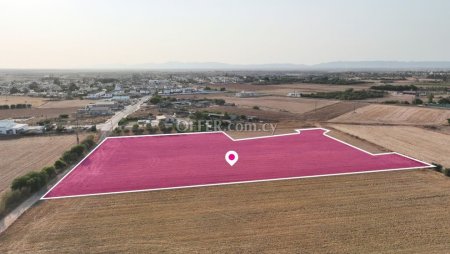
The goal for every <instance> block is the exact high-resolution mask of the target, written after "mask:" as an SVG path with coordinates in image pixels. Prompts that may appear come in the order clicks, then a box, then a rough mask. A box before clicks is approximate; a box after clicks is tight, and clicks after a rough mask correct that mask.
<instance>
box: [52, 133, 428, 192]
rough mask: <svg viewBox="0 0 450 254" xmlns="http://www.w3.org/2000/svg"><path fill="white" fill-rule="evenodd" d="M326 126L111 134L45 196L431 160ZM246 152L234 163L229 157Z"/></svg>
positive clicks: (297, 175) (399, 167)
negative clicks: (363, 144)
mask: <svg viewBox="0 0 450 254" xmlns="http://www.w3.org/2000/svg"><path fill="white" fill-rule="evenodd" d="M326 132H328V131H327V130H325V129H304V130H299V133H295V134H287V135H278V136H269V137H262V138H251V139H241V140H233V139H232V138H230V137H229V136H227V135H226V134H225V133H222V132H216V133H193V134H174V135H156V136H134V137H116V138H107V139H106V140H105V141H104V142H103V143H102V144H101V145H99V146H98V147H97V149H95V150H94V151H93V152H92V153H91V154H90V155H88V156H87V157H86V158H85V159H84V160H83V161H82V162H81V163H80V164H78V165H77V166H76V167H75V168H74V169H73V170H72V171H71V172H70V173H69V174H67V175H66V176H65V177H64V178H63V179H62V180H61V181H60V182H59V183H58V184H56V185H55V186H54V187H53V188H52V189H51V190H50V191H49V192H48V193H46V194H45V195H44V197H43V199H50V198H62V197H72V196H87V195H100V194H112V193H124V192H136V191H150V190H161V189H174V188H187V187H199V186H210V185H221V184H233V183H245V182H258V181H270V180H282V179H294V178H304V177H316V176H325V175H340V174H354V173H364V172H374V171H388V170H403V169H414V168H427V167H431V165H430V164H428V163H426V162H422V161H419V160H416V159H413V158H410V157H406V156H403V155H401V154H398V153H384V154H371V153H368V152H366V151H364V150H361V149H359V148H356V147H353V146H351V145H349V144H346V143H344V142H342V141H339V140H337V139H335V138H332V137H329V136H328V135H327V134H326ZM230 150H233V151H236V152H237V153H238V154H239V160H238V162H237V163H236V164H235V165H234V166H232V167H231V166H230V165H229V164H228V163H227V162H226V161H225V154H226V153H227V152H228V151H230Z"/></svg>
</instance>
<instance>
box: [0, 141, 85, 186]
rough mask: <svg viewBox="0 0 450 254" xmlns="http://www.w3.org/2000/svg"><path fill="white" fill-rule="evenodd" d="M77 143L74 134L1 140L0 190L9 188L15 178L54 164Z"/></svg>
mask: <svg viewBox="0 0 450 254" xmlns="http://www.w3.org/2000/svg"><path fill="white" fill-rule="evenodd" d="M81 138H83V136H82V137H81ZM75 144H76V139H75V136H74V135H64V136H42V137H27V138H20V139H8V140H0V147H1V149H0V158H1V159H0V192H1V191H3V190H5V189H6V188H8V187H9V185H10V184H11V182H12V180H13V179H14V178H16V177H18V176H20V175H23V174H25V173H27V172H29V171H33V170H40V169H41V168H42V167H44V166H49V165H53V163H54V162H55V161H56V160H57V159H58V158H59V157H60V156H61V155H62V153H63V152H64V151H65V150H67V149H69V148H70V147H71V146H73V145H75Z"/></svg>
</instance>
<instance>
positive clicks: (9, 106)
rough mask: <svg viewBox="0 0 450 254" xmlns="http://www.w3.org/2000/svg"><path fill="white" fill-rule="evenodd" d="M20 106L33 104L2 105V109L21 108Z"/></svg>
mask: <svg viewBox="0 0 450 254" xmlns="http://www.w3.org/2000/svg"><path fill="white" fill-rule="evenodd" d="M19 108H31V104H11V105H7V104H5V105H0V109H19Z"/></svg>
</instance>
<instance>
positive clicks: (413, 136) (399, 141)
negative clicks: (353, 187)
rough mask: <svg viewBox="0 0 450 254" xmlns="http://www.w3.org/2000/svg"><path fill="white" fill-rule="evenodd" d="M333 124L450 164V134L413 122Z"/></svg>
mask: <svg viewBox="0 0 450 254" xmlns="http://www.w3.org/2000/svg"><path fill="white" fill-rule="evenodd" d="M331 127H333V128H335V129H337V130H340V131H343V132H346V133H349V134H351V135H354V136H356V137H359V138H361V139H364V140H367V141H369V142H372V143H374V144H377V145H380V146H382V147H385V148H387V149H390V150H392V151H397V152H399V153H403V154H405V155H408V156H412V157H414V158H417V159H420V160H425V161H428V162H436V163H440V164H443V165H445V166H447V167H450V156H449V154H450V147H449V145H448V144H450V135H448V134H443V133H440V132H436V131H432V130H427V129H423V128H418V127H412V126H367V125H347V124H332V125H331Z"/></svg>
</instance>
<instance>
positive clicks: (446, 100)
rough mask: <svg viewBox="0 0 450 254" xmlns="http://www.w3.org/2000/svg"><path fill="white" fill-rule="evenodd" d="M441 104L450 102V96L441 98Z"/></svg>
mask: <svg viewBox="0 0 450 254" xmlns="http://www.w3.org/2000/svg"><path fill="white" fill-rule="evenodd" d="M438 103H439V104H450V97H449V98H441V99H439V101H438Z"/></svg>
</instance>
